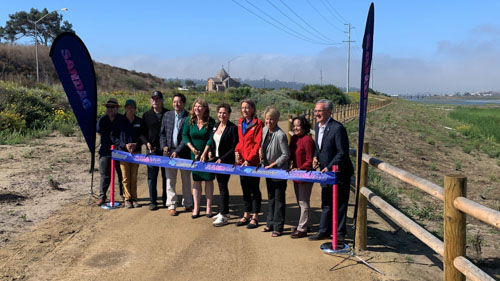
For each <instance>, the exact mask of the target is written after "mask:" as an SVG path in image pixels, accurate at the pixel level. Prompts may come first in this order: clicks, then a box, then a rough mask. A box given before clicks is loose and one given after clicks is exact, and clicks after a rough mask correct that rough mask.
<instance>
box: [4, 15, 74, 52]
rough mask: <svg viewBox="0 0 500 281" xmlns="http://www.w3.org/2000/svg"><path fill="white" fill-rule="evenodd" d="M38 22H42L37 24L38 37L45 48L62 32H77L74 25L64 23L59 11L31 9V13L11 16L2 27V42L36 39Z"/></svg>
mask: <svg viewBox="0 0 500 281" xmlns="http://www.w3.org/2000/svg"><path fill="white" fill-rule="evenodd" d="M42 18H43V19H42ZM40 19H42V20H40ZM38 20H40V21H39V22H38V23H37V24H36V37H37V40H38V42H40V44H43V45H45V46H48V45H49V44H51V43H52V41H54V39H55V38H56V37H57V35H59V34H60V33H62V32H75V31H74V30H73V25H72V24H71V23H69V22H68V21H66V20H65V21H63V16H62V15H61V14H59V13H58V12H57V11H52V12H49V11H48V10H47V8H44V9H43V10H41V11H39V10H38V9H35V8H31V10H30V11H29V13H28V12H26V11H20V12H16V13H14V14H10V15H9V20H8V21H7V22H6V23H5V26H0V42H1V41H2V40H5V41H6V42H10V43H11V44H13V43H14V42H16V41H18V40H20V39H21V38H24V37H29V38H35V22H37V21H38Z"/></svg>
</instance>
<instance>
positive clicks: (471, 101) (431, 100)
mask: <svg viewBox="0 0 500 281" xmlns="http://www.w3.org/2000/svg"><path fill="white" fill-rule="evenodd" d="M408 100H409V101H414V102H420V103H429V104H452V105H489V104H495V105H500V99H436V98H424V99H408Z"/></svg>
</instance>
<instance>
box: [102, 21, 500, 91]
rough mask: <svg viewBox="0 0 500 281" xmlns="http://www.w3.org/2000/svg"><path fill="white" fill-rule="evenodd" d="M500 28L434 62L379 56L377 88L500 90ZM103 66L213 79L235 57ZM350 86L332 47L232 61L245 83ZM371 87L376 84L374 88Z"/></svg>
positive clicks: (123, 60)
mask: <svg viewBox="0 0 500 281" xmlns="http://www.w3.org/2000/svg"><path fill="white" fill-rule="evenodd" d="M499 43H500V27H499V26H496V25H478V26H476V27H475V28H473V29H472V30H471V31H470V32H469V33H467V34H466V35H465V38H464V39H462V40H461V41H456V42H452V41H445V40H443V41H439V42H436V43H435V44H436V48H435V52H434V54H432V55H431V56H429V57H426V58H423V57H411V56H408V57H397V56H393V55H391V54H385V53H375V54H374V55H373V62H374V68H375V70H374V72H373V77H372V78H373V84H374V88H375V89H376V90H379V91H382V92H385V93H390V94H415V93H433V94H444V93H454V92H459V91H460V92H465V91H468V92H474V91H479V90H494V91H500V88H499V84H498V80H499V76H500V69H499V68H500V57H499V54H500V44H499ZM360 54H361V50H360V49H359V48H353V49H352V50H351V70H350V86H351V87H355V88H359V86H360V80H359V77H360V65H361V60H360ZM96 59H97V61H101V62H104V63H108V64H111V65H116V66H119V67H123V68H126V69H133V70H136V71H141V72H149V73H152V74H154V75H157V76H159V77H164V78H181V79H182V78H197V79H207V78H208V77H212V76H215V75H216V74H217V73H218V72H219V70H220V67H221V65H224V67H225V69H226V70H227V68H228V67H227V64H228V63H227V61H228V59H233V58H229V57H228V56H226V55H221V54H216V55H213V54H200V55H196V56H191V57H177V58H171V59H163V60H161V59H157V58H155V57H153V56H147V55H145V56H132V57H112V56H106V57H97V58H96ZM320 71H322V75H323V83H333V84H334V85H336V86H340V87H345V85H346V48H345V47H329V48H325V49H323V50H322V51H321V52H319V53H317V54H313V55H300V56H299V55H297V56H289V55H282V54H250V53H248V54H241V55H239V56H238V57H237V58H235V59H234V60H232V61H231V62H230V69H229V72H230V75H231V76H233V77H237V78H242V79H262V78H263V77H264V76H265V77H266V79H269V80H275V79H277V80H283V81H295V82H305V83H317V84H319V83H320ZM370 86H371V85H370Z"/></svg>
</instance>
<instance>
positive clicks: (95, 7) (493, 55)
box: [0, 0, 500, 94]
mask: <svg viewBox="0 0 500 281" xmlns="http://www.w3.org/2000/svg"><path fill="white" fill-rule="evenodd" d="M370 3H371V2H370V1H336V0H296V1H290V0H255V1H250V0H248V1H247V0H220V1H215V0H212V1H209V0H199V1H189V0H183V1H146V0H144V1H136V0H135V1H123V0H122V1H94V0H87V1H73V0H72V1H69V0H68V1H66V0H57V1H55V0H54V1H41V0H38V1H33V0H31V1H28V0H17V1H2V9H1V11H2V12H1V13H0V25H4V24H5V21H6V20H7V19H8V14H12V13H15V12H16V11H21V10H29V9H30V8H32V7H34V8H38V9H43V8H47V9H49V10H56V9H60V8H68V9H69V11H67V12H64V13H63V15H64V19H65V20H68V21H70V22H71V23H72V24H73V29H74V30H75V31H76V33H77V34H78V35H79V36H80V38H82V40H83V41H84V42H85V44H86V45H87V48H88V49H89V51H90V53H91V55H92V57H93V59H94V60H96V61H99V62H104V63H108V64H111V65H115V66H120V67H123V68H127V69H133V70H136V71H141V72H150V73H152V74H155V75H158V76H160V77H163V78H197V79H206V78H208V77H210V76H215V74H216V73H217V72H218V71H219V70H220V67H221V65H224V67H225V68H226V70H227V68H228V62H229V61H230V69H229V72H230V75H231V76H233V77H238V78H242V79H262V78H263V77H264V76H265V77H266V79H270V80H274V79H278V80H284V81H296V82H305V83H319V82H320V71H321V70H322V72H323V83H333V84H335V85H337V86H341V87H345V86H346V79H347V75H346V68H347V66H346V64H347V44H346V43H343V42H342V41H346V40H347V33H345V31H347V26H345V25H344V23H351V26H352V27H353V29H352V32H351V40H353V41H356V42H353V43H351V72H350V74H351V75H350V77H351V78H350V85H351V87H358V88H359V83H360V82H359V77H360V64H361V61H360V54H361V49H360V46H361V42H362V39H363V38H362V37H363V33H364V27H365V23H366V16H367V13H368V9H369V5H370ZM250 11H251V12H250ZM499 11H500V1H498V0H496V1H493V0H492V1H456V0H455V1H394V0H393V1H375V35H374V55H373V66H374V72H373V79H374V80H373V83H374V85H373V86H374V88H375V89H376V90H379V91H382V92H386V93H390V94H411V93H453V92H457V91H460V92H464V91H470V92H473V91H480V90H495V91H500V82H499V81H500V58H499V56H500V17H499V16H498V12H499ZM252 12H253V13H255V14H256V15H255V14H252ZM257 15H258V16H260V17H261V18H263V19H265V20H267V21H268V22H271V23H272V24H274V25H275V26H273V25H271V24H270V23H268V22H266V21H264V20H263V19H261V18H259V17H258V16H257ZM277 27H279V28H281V29H283V30H286V31H287V32H285V31H283V30H280V29H278V28H277ZM292 35H293V36H292ZM298 37H300V38H298ZM301 38H302V39H301ZM23 42H24V43H25V44H32V43H33V40H25V41H23Z"/></svg>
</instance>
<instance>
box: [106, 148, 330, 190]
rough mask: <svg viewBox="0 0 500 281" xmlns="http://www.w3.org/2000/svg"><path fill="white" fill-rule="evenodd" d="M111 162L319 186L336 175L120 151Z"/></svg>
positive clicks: (115, 151) (327, 182)
mask: <svg viewBox="0 0 500 281" xmlns="http://www.w3.org/2000/svg"><path fill="white" fill-rule="evenodd" d="M111 156H112V158H113V160H116V161H124V162H129V163H135V164H142V165H149V166H156V167H164V168H171V169H181V170H189V171H197V172H208V173H216V174H227V175H237V176H247V177H260V178H271V179H282V180H295V181H305V182H317V183H320V184H336V183H337V179H336V175H335V173H333V172H325V173H321V172H316V171H311V172H309V171H288V172H287V171H285V170H281V169H263V168H261V169H257V167H253V166H245V167H242V166H240V165H236V166H234V165H230V164H223V163H213V162H200V161H195V162H194V163H193V161H192V160H189V159H182V158H170V157H165V156H157V155H144V154H130V153H128V152H125V151H121V150H113V151H112V153H111Z"/></svg>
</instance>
